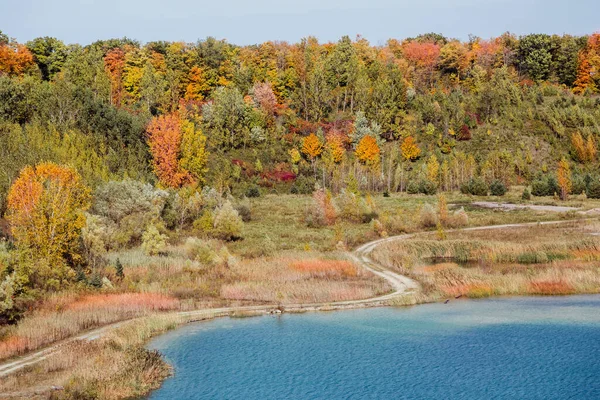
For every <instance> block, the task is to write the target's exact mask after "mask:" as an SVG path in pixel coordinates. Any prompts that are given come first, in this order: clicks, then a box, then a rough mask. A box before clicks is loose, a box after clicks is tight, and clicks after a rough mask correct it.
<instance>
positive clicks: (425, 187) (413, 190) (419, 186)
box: [406, 179, 437, 195]
mask: <svg viewBox="0 0 600 400" xmlns="http://www.w3.org/2000/svg"><path fill="white" fill-rule="evenodd" d="M406 193H408V194H418V193H422V194H426V195H433V194H436V193H437V186H436V184H435V183H433V182H430V181H428V180H424V179H421V180H419V181H411V182H409V183H408V186H406Z"/></svg>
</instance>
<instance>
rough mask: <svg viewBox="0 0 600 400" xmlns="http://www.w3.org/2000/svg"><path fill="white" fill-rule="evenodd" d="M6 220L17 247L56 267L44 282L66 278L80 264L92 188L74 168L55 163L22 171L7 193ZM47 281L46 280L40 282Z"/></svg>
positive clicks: (44, 277)
mask: <svg viewBox="0 0 600 400" xmlns="http://www.w3.org/2000/svg"><path fill="white" fill-rule="evenodd" d="M7 203H8V210H7V219H8V221H9V223H10V225H11V233H12V235H13V237H14V238H15V240H16V243H17V246H18V247H19V248H21V249H23V250H25V251H27V252H28V253H29V254H30V255H31V256H32V257H35V258H36V259H38V258H42V259H44V260H45V262H47V263H49V264H50V265H56V267H55V268H54V269H53V270H51V271H49V272H50V275H49V276H40V277H39V279H41V280H42V281H46V280H58V281H60V280H63V279H65V278H68V277H69V276H70V273H69V268H67V269H65V268H64V267H63V266H65V264H66V265H70V266H74V265H76V264H78V263H81V262H82V261H83V260H82V256H81V252H80V247H79V240H80V235H81V229H82V228H83V227H84V226H85V215H84V211H86V210H87V209H88V208H89V207H90V190H89V189H88V188H87V187H86V186H85V185H84V184H83V182H82V179H81V176H80V175H79V174H78V173H77V172H76V171H75V170H74V169H72V168H69V167H64V166H59V165H56V164H52V163H43V164H39V165H37V166H35V167H27V168H25V169H23V170H22V171H21V174H20V175H19V177H18V178H17V180H16V181H15V182H14V183H13V185H12V186H11V188H10V192H9V193H8V199H7ZM32 273H34V274H35V273H36V271H32ZM38 283H39V284H42V285H43V284H44V283H43V282H38Z"/></svg>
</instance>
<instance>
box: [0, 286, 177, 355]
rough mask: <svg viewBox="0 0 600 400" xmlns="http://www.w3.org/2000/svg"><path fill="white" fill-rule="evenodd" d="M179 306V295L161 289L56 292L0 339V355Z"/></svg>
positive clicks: (14, 353) (22, 352)
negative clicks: (176, 297) (164, 292)
mask: <svg viewBox="0 0 600 400" xmlns="http://www.w3.org/2000/svg"><path fill="white" fill-rule="evenodd" d="M179 308H180V304H179V301H178V300H177V299H174V298H172V297H169V296H165V295H163V294H158V293H120V294H85V295H80V296H78V295H75V294H64V295H55V296H52V297H51V298H50V299H49V300H48V301H46V302H45V303H44V304H42V305H41V306H40V307H39V310H38V311H36V312H34V313H33V314H32V315H30V316H28V317H27V318H25V319H23V320H22V321H21V322H19V323H18V324H17V325H16V326H15V327H12V328H11V329H10V330H9V331H8V332H7V333H6V334H5V335H4V338H2V340H0V359H5V358H9V357H12V356H16V355H20V354H24V353H26V352H28V351H32V350H36V349H39V348H41V347H43V346H45V345H48V344H50V343H53V342H57V341H59V340H61V339H65V338H67V337H70V336H73V335H76V334H78V333H80V332H82V331H85V330H88V329H92V328H96V327H100V326H103V325H106V324H110V323H113V322H118V321H122V320H125V319H130V318H134V317H139V316H143V315H148V314H150V313H155V312H161V311H171V310H177V309H179Z"/></svg>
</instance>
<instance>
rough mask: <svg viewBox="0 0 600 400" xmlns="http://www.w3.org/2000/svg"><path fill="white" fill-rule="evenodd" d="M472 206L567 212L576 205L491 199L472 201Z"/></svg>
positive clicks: (508, 209) (573, 209)
mask: <svg viewBox="0 0 600 400" xmlns="http://www.w3.org/2000/svg"><path fill="white" fill-rule="evenodd" d="M471 205H472V206H476V207H482V208H494V209H500V210H506V211H511V210H523V209H529V210H534V211H550V212H568V211H577V210H579V209H578V208H577V207H566V206H540V205H535V204H511V203H495V202H493V201H474V202H473V203H471Z"/></svg>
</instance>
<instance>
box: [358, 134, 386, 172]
mask: <svg viewBox="0 0 600 400" xmlns="http://www.w3.org/2000/svg"><path fill="white" fill-rule="evenodd" d="M380 154H381V149H380V148H379V145H378V144H377V140H375V138H374V137H373V136H371V135H367V136H365V137H363V138H362V139H361V141H360V142H358V145H357V146H356V158H358V160H359V161H360V162H361V163H363V164H365V165H369V166H373V167H374V166H377V165H379V161H380Z"/></svg>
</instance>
